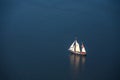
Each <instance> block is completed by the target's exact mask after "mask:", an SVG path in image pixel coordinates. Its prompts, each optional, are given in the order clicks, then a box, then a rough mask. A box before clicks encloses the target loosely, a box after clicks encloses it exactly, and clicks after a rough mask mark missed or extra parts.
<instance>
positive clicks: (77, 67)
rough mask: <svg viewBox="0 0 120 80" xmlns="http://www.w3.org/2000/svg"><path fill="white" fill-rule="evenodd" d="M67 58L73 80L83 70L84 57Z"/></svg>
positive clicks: (71, 56) (73, 56)
mask: <svg viewBox="0 0 120 80" xmlns="http://www.w3.org/2000/svg"><path fill="white" fill-rule="evenodd" d="M69 57H70V66H71V73H72V77H73V80H75V79H77V77H78V76H80V74H81V72H83V71H84V69H85V61H86V56H80V55H74V54H71V55H70V56H69Z"/></svg>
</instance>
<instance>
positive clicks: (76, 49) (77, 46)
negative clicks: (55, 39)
mask: <svg viewBox="0 0 120 80" xmlns="http://www.w3.org/2000/svg"><path fill="white" fill-rule="evenodd" d="M75 42H76V43H75V44H76V45H75V51H76V52H80V47H79V43H78V42H77V40H76V41H75Z"/></svg>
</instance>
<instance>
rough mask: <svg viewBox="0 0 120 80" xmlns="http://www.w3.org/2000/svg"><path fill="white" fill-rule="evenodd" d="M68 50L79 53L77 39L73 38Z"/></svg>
mask: <svg viewBox="0 0 120 80" xmlns="http://www.w3.org/2000/svg"><path fill="white" fill-rule="evenodd" d="M68 50H69V51H71V52H72V53H75V54H80V46H79V43H78V42H77V40H75V41H74V42H73V43H72V45H71V46H70V48H69V49H68Z"/></svg>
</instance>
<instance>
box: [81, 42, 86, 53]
mask: <svg viewBox="0 0 120 80" xmlns="http://www.w3.org/2000/svg"><path fill="white" fill-rule="evenodd" d="M81 47H82V52H86V50H85V47H84V45H83V44H82V46H81Z"/></svg>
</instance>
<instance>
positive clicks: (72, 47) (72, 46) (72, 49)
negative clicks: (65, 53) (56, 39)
mask: <svg viewBox="0 0 120 80" xmlns="http://www.w3.org/2000/svg"><path fill="white" fill-rule="evenodd" d="M74 44H75V41H74V42H73V43H72V45H71V46H70V48H69V50H71V51H74V48H75V46H74Z"/></svg>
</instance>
